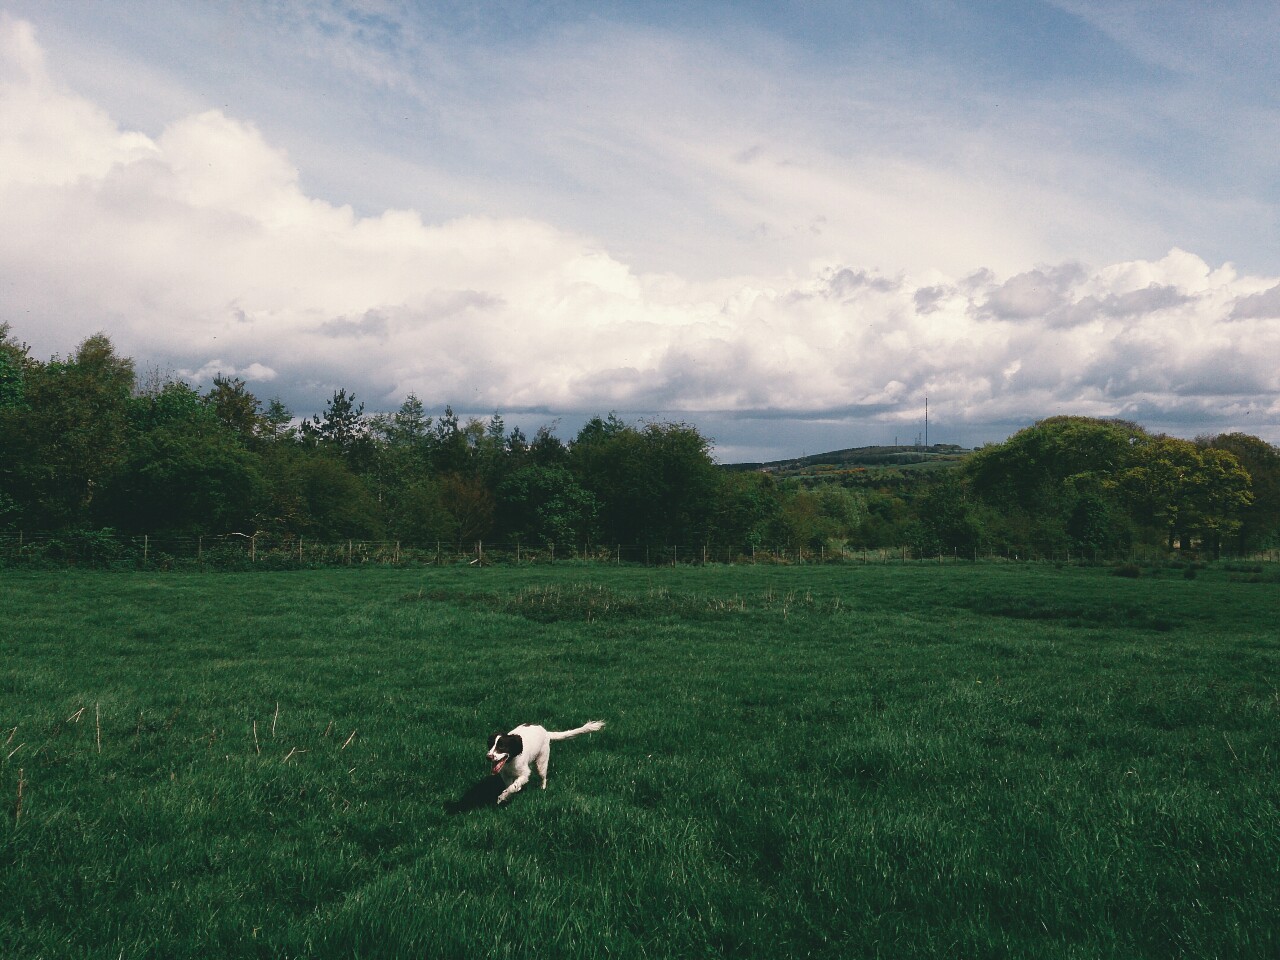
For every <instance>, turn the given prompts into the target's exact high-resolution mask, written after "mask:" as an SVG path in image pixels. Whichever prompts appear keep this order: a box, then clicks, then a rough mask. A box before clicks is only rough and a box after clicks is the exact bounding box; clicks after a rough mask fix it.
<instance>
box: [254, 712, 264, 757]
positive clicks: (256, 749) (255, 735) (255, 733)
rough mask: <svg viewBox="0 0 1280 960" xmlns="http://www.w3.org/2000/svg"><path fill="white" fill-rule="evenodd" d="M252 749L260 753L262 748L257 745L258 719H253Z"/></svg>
mask: <svg viewBox="0 0 1280 960" xmlns="http://www.w3.org/2000/svg"><path fill="white" fill-rule="evenodd" d="M253 749H254V750H255V751H256V752H257V753H262V748H261V747H260V746H258V721H257V720H255V721H253Z"/></svg>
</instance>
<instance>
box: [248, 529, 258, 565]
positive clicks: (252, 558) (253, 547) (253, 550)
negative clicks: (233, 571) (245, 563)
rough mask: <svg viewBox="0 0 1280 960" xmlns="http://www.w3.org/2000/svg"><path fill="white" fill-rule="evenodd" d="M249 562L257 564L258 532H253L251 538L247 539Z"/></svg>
mask: <svg viewBox="0 0 1280 960" xmlns="http://www.w3.org/2000/svg"><path fill="white" fill-rule="evenodd" d="M249 562H250V563H257V562H258V532H257V531H256V530H255V531H254V532H253V536H252V537H250V538H249Z"/></svg>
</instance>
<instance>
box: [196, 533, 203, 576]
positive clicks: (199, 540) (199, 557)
mask: <svg viewBox="0 0 1280 960" xmlns="http://www.w3.org/2000/svg"><path fill="white" fill-rule="evenodd" d="M196 566H197V567H199V568H200V569H204V537H196Z"/></svg>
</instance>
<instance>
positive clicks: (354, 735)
mask: <svg viewBox="0 0 1280 960" xmlns="http://www.w3.org/2000/svg"><path fill="white" fill-rule="evenodd" d="M355 738H356V732H355V730H352V731H351V736H349V737H347V742H346V743H344V744H343V745H342V747H341V749H343V750H345V749H347V745H348V744H350V743H351V741H352V740H354V739H355Z"/></svg>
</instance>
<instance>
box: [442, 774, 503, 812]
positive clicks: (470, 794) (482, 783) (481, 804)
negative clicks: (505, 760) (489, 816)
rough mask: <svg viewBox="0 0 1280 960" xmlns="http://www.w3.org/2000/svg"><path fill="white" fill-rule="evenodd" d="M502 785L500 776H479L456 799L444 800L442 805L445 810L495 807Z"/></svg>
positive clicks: (466, 810)
mask: <svg viewBox="0 0 1280 960" xmlns="http://www.w3.org/2000/svg"><path fill="white" fill-rule="evenodd" d="M504 786H506V784H504V783H503V782H502V778H501V777H488V776H486V777H481V778H480V779H479V780H477V781H476V782H475V783H473V784H472V785H471V786H470V787H468V788H467V791H466V792H465V793H464V794H463V795H462V796H460V797H458V799H456V800H448V801H446V802H445V805H444V809H445V812H446V813H473V812H474V811H476V810H483V809H485V808H486V807H488V808H493V807H496V806H497V805H498V794H500V793H501V792H502V788H503V787H504Z"/></svg>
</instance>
